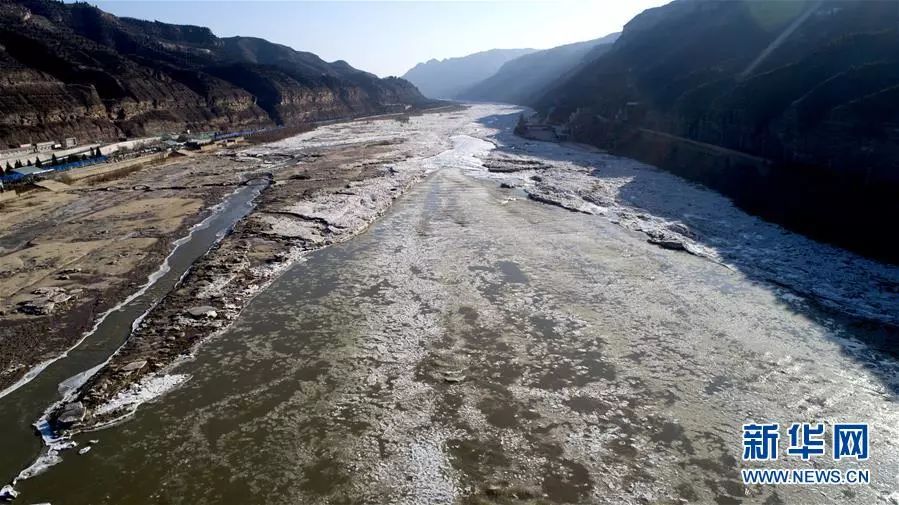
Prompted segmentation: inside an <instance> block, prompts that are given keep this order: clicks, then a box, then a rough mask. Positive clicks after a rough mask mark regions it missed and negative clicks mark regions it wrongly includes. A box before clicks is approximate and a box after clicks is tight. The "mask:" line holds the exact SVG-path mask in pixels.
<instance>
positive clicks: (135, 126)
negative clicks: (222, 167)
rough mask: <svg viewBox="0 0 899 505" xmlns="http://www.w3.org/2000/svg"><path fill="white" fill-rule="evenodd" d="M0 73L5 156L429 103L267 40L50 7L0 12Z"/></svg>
mask: <svg viewBox="0 0 899 505" xmlns="http://www.w3.org/2000/svg"><path fill="white" fill-rule="evenodd" d="M0 69H2V70H3V80H2V82H0V97H2V98H3V99H2V100H0V147H3V145H4V144H5V145H6V146H12V145H18V144H20V143H29V142H36V141H41V140H55V139H59V138H62V137H64V136H76V137H78V138H81V139H91V140H103V139H114V138H117V137H118V136H120V135H123V134H124V135H130V136H138V135H144V134H150V133H155V132H160V131H180V130H183V129H185V128H193V129H203V130H209V129H213V130H240V129H245V128H252V127H260V126H270V125H273V124H276V123H279V124H280V123H297V122H307V121H315V120H322V119H333V118H341V117H348V116H357V115H364V114H371V113H381V112H390V111H399V110H404V109H405V107H406V106H407V105H416V104H421V103H424V102H425V99H424V97H423V96H422V95H421V94H420V93H419V92H418V90H417V89H416V88H415V87H414V86H413V85H412V84H410V83H409V82H407V81H404V80H402V79H396V78H387V79H379V78H378V77H376V76H374V75H372V74H368V73H366V72H362V71H360V70H357V69H355V68H353V67H351V66H349V65H348V64H346V63H345V62H334V63H327V62H325V61H322V60H321V59H320V58H318V57H317V56H315V55H313V54H310V53H301V52H297V51H294V50H293V49H290V48H288V47H285V46H279V45H276V44H272V43H270V42H267V41H265V40H262V39H251V38H245V37H231V38H227V39H221V38H218V37H216V36H215V35H213V34H212V32H211V31H209V29H208V28H202V27H196V26H179V25H168V24H164V23H150V22H145V21H140V20H136V19H124V18H117V17H115V16H112V15H110V14H108V13H105V12H103V11H101V10H99V9H97V8H95V7H92V6H90V5H88V4H64V3H59V2H53V1H48V0H20V1H17V2H4V3H3V4H2V5H0ZM38 96H39V97H40V99H36V98H35V97H38Z"/></svg>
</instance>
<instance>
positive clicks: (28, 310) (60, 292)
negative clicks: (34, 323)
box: [19, 287, 80, 316]
mask: <svg viewBox="0 0 899 505" xmlns="http://www.w3.org/2000/svg"><path fill="white" fill-rule="evenodd" d="M78 292H80V290H73V291H71V292H69V291H66V290H65V289H63V288H58V287H47V288H38V289H35V290H34V291H32V293H31V294H32V295H33V297H32V298H30V299H28V300H25V301H23V302H22V303H20V304H19V312H21V313H23V314H31V315H35V316H43V315H47V314H52V313H53V311H54V310H55V309H56V306H57V304H62V303H65V302H67V301H69V300H71V299H72V298H73V297H74V295H76V294H77V293H78Z"/></svg>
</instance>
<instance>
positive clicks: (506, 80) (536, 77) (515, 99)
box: [459, 33, 619, 104]
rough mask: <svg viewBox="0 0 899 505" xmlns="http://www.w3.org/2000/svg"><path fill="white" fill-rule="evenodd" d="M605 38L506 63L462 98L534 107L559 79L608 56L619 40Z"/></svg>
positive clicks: (544, 51) (525, 56)
mask: <svg viewBox="0 0 899 505" xmlns="http://www.w3.org/2000/svg"><path fill="white" fill-rule="evenodd" d="M618 35H619V34H618V33H612V34H609V35H606V36H605V37H602V38H598V39H594V40H588V41H586V42H576V43H574V44H567V45H564V46H559V47H553V48H551V49H545V50H543V51H537V52H534V53H530V54H526V55H524V56H519V57H518V58H515V59H514V60H510V61H508V62H506V63H505V64H504V65H503V66H502V67H500V69H499V70H498V71H497V72H496V73H495V74H493V75H492V76H490V77H488V78H487V79H484V80H483V81H481V82H479V83H477V84H475V85H474V86H472V87H471V88H469V89H467V90H465V91H464V92H462V93H460V94H459V98H463V99H467V100H479V101H485V102H506V103H516V104H521V103H531V102H533V101H534V100H536V99H537V98H538V97H539V96H540V94H541V93H542V92H543V91H544V90H545V88H546V87H547V86H549V85H550V84H551V83H553V82H554V81H556V80H558V79H559V78H560V77H559V76H564V75H567V74H569V73H571V72H573V71H576V69H578V68H580V66H582V65H584V64H586V63H589V62H590V61H592V60H594V59H595V58H598V57H599V56H601V55H602V54H604V53H605V52H606V51H607V50H608V49H609V47H611V44H612V43H613V42H615V40H617V39H618Z"/></svg>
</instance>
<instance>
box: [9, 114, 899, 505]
mask: <svg viewBox="0 0 899 505" xmlns="http://www.w3.org/2000/svg"><path fill="white" fill-rule="evenodd" d="M515 120H516V115H515V114H514V110H513V109H509V108H500V107H493V106H477V107H474V108H472V109H469V110H468V111H464V112H456V113H446V114H442V115H440V116H435V115H430V116H424V117H414V118H412V121H411V122H410V123H408V124H403V123H399V122H392V121H383V122H374V123H351V124H349V125H346V124H344V125H333V126H329V127H325V128H322V129H320V130H317V131H316V132H312V133H311V134H307V135H306V136H304V137H302V141H303V142H308V143H309V144H310V145H317V146H327V145H331V144H339V143H340V142H341V141H342V140H343V141H350V140H352V139H354V138H368V139H371V138H381V137H383V138H384V139H397V138H400V139H401V138H403V136H404V135H409V131H410V129H411V130H414V129H416V128H418V129H422V128H429V127H431V125H433V124H435V123H436V122H439V123H441V125H442V126H441V128H442V130H441V132H447V133H448V134H447V135H443V133H441V139H440V140H439V141H441V142H446V144H447V145H446V148H447V149H446V150H445V151H443V152H442V153H440V154H438V155H436V156H433V157H430V158H427V159H425V160H423V161H422V163H424V164H425V165H426V167H427V168H429V169H432V170H433V173H432V174H431V175H430V176H429V177H428V178H427V179H425V180H424V181H423V182H421V183H420V184H418V185H417V186H416V187H415V188H414V189H412V190H411V191H410V192H409V193H407V194H406V195H405V196H403V197H402V198H401V199H399V200H398V201H397V202H396V203H395V204H394V206H393V208H392V209H391V210H390V211H389V212H388V214H387V215H386V216H385V217H383V218H382V219H381V220H379V221H378V222H376V223H375V224H374V225H373V226H372V227H371V228H370V229H369V230H368V231H367V232H365V233H364V234H362V235H360V236H358V237H357V238H355V239H353V240H352V241H349V242H346V243H343V244H340V245H337V246H333V247H330V248H327V249H323V250H320V251H317V252H315V253H312V254H310V255H309V256H308V257H307V258H306V259H305V261H303V262H301V263H298V264H296V265H295V266H294V267H293V268H292V269H291V270H289V271H288V272H287V273H285V274H284V275H283V276H282V277H281V278H280V279H279V280H277V281H276V282H275V283H274V284H273V285H272V286H270V287H269V288H268V289H267V290H265V291H263V292H262V293H261V294H260V295H258V296H257V297H256V298H255V299H254V300H253V302H252V303H251V304H250V306H249V307H248V308H247V309H246V310H245V311H244V312H243V314H242V315H241V317H240V319H238V321H237V322H236V324H235V325H234V326H233V327H232V328H231V329H230V330H229V331H227V332H226V333H224V334H223V335H220V336H218V337H215V338H214V339H212V340H210V341H209V342H208V343H206V344H205V345H204V346H203V347H201V348H200V349H199V350H198V352H197V356H196V359H195V360H193V361H191V362H187V363H185V364H182V365H180V366H179V367H178V368H176V369H175V370H174V371H173V373H178V374H189V375H190V379H189V380H188V381H187V382H186V383H185V384H184V385H183V386H181V387H180V388H179V389H177V390H175V391H173V392H171V393H169V394H168V395H166V396H164V397H162V398H160V399H159V400H158V401H155V402H152V403H148V404H145V405H143V406H142V407H141V408H140V409H139V410H138V411H137V413H136V414H135V416H134V417H133V418H132V419H131V420H129V421H128V422H125V423H123V424H120V425H118V426H115V427H112V428H108V429H106V430H102V431H99V432H94V433H88V434H85V435H82V436H79V437H78V442H79V443H80V445H81V447H84V446H86V445H91V446H92V448H91V450H90V452H88V453H86V454H83V455H79V454H77V453H76V452H75V451H70V452H68V453H66V454H65V455H64V460H63V462H62V463H60V464H59V465H57V466H55V467H53V468H51V469H50V470H48V471H47V472H45V473H43V474H41V475H39V476H37V477H34V478H31V479H28V480H25V481H22V482H20V483H19V485H18V486H17V489H18V490H19V491H20V492H21V498H20V499H21V501H22V502H23V503H38V502H42V501H49V502H51V503H54V504H65V505H76V504H94V505H98V504H122V503H129V504H143V503H147V504H149V503H170V504H213V503H214V504H218V503H241V504H254V503H259V504H262V503H265V504H282V503H283V504H288V503H290V504H293V503H322V504H324V503H410V504H424V503H497V504H500V503H501V504H512V503H543V502H571V503H672V504H674V503H717V504H737V503H764V504H778V503H789V504H793V503H806V504H821V503H858V504H875V503H896V502H897V500H899V481H897V476H899V467H897V464H899V463H897V462H899V447H897V446H899V443H897V439H899V409H897V403H896V394H897V391H899V388H897V382H896V381H897V376H896V374H897V370H899V368H897V363H896V361H895V360H894V359H893V358H891V357H890V353H889V352H888V351H889V349H888V347H889V346H888V345H887V343H888V341H889V337H890V336H891V333H890V330H889V324H890V323H891V322H892V321H891V318H893V317H895V316H896V314H897V312H896V311H895V310H896V308H897V306H899V302H897V291H899V289H897V287H899V282H897V281H899V273H897V271H896V269H894V268H891V267H886V266H883V265H879V264H876V263H872V262H868V261H866V260H864V259H861V258H858V257H855V256H852V255H850V254H848V253H845V252H843V251H839V250H837V249H833V248H830V247H827V246H823V245H819V244H816V243H814V242H811V241H808V240H806V239H803V238H801V237H797V236H795V235H792V234H790V233H787V232H784V231H782V230H780V229H779V228H777V227H774V226H771V225H767V224H765V223H762V222H760V221H758V220H756V219H754V218H752V217H749V216H746V215H745V214H743V213H741V212H739V211H738V210H736V209H734V208H733V207H731V206H730V205H729V203H728V202H727V201H726V200H724V199H723V198H721V197H719V196H717V195H715V194H714V193H710V192H708V191H705V190H703V189H701V188H697V187H695V186H692V185H690V184H687V183H685V182H683V181H681V180H679V179H677V178H674V177H671V176H669V175H667V174H664V173H662V172H659V171H656V170H654V169H652V168H650V167H645V166H641V165H639V164H638V163H635V162H632V161H629V160H621V159H617V158H614V157H612V156H609V155H604V154H601V153H591V152H588V151H584V150H580V149H577V148H575V147H571V146H557V145H551V144H541V143H528V142H525V141H523V140H521V139H514V138H513V137H511V136H510V135H509V133H508V132H509V129H510V128H511V127H512V126H513V125H514V123H515ZM372 125H375V126H372ZM373 129H374V130H377V131H373ZM485 163H486V164H487V165H488V166H489V165H490V164H491V163H492V164H493V165H496V164H497V163H499V164H500V165H503V166H505V167H509V166H518V167H519V168H521V167H524V168H527V170H525V171H514V172H510V173H504V174H498V173H488V172H487V170H486V168H484V164H485ZM529 167H532V168H529ZM534 176H536V179H534V178H533V177H534ZM499 182H506V183H507V184H509V185H512V186H516V188H513V189H503V188H500V187H499ZM526 191H528V192H531V193H533V194H543V195H550V196H552V195H555V196H554V197H553V198H555V199H556V203H560V204H562V205H564V206H566V207H569V208H576V209H578V210H581V212H573V211H571V210H566V209H565V208H562V207H559V206H555V205H547V204H545V203H538V202H536V201H532V200H530V199H528V198H526V193H525V192H526ZM560 195H561V196H560ZM551 199H552V198H551ZM638 202H640V203H641V204H640V205H638ZM687 207H689V209H687ZM660 230H661V231H660ZM665 230H668V231H665ZM669 231H670V232H672V233H676V234H677V235H679V236H681V237H686V238H685V239H684V240H685V242H684V245H685V247H686V249H687V250H688V251H692V252H693V254H691V253H690V252H687V251H683V250H672V249H669V248H665V247H660V246H659V245H657V244H653V243H650V242H649V241H647V237H650V238H654V239H656V240H655V241H656V242H659V241H660V240H661V239H664V240H668V241H669V242H670V240H669V239H670V238H671V237H670V236H667V235H665V236H664V237H663V236H662V235H664V234H666V233H669ZM660 237H661V239H660ZM666 237H667V238H666ZM835 309H840V310H839V311H836V310H835ZM860 318H864V320H863V319H860ZM884 349H886V350H884ZM752 421H758V422H779V423H780V424H781V426H782V427H784V428H785V425H788V424H789V423H791V422H794V421H796V422H824V423H828V426H829V427H830V425H831V424H832V423H835V422H852V421H859V422H867V423H870V436H871V448H870V454H871V457H870V459H869V460H868V461H864V462H856V461H851V462H845V461H841V462H839V463H834V462H833V461H832V459H831V458H830V457H829V456H827V457H818V458H813V459H811V460H810V461H808V462H803V461H802V460H801V459H800V458H798V457H790V456H785V455H783V454H782V455H781V457H780V458H779V459H778V461H776V462H773V463H770V464H768V465H765V464H757V463H745V462H743V461H741V456H742V447H741V426H742V425H743V424H744V423H747V422H752ZM828 433H829V431H828ZM781 438H782V440H781V450H783V449H785V448H786V442H787V441H788V437H787V436H786V431H785V429H782V430H781ZM91 439H94V440H98V442H97V443H93V444H92V443H91V442H89V440H91ZM833 466H836V467H837V468H841V469H848V468H867V469H870V470H871V474H872V482H871V483H870V484H869V485H856V486H776V487H775V486H748V487H747V486H744V485H743V483H742V482H741V480H740V473H739V472H740V469H741V468H753V467H758V468H775V467H779V468H830V467H833Z"/></svg>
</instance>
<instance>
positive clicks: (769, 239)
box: [479, 111, 899, 397]
mask: <svg viewBox="0 0 899 505" xmlns="http://www.w3.org/2000/svg"><path fill="white" fill-rule="evenodd" d="M518 118H519V112H517V111H516V112H511V113H508V114H496V115H491V116H486V117H484V118H481V120H480V121H479V123H480V124H482V125H483V126H485V127H488V128H497V129H500V131H499V132H498V133H497V134H495V135H494V136H493V138H494V139H495V140H497V141H498V142H496V152H500V153H503V154H508V155H513V156H533V157H538V158H545V159H548V160H553V161H564V162H568V163H573V164H575V165H579V166H582V167H584V168H585V169H588V170H590V175H592V176H593V177H596V178H599V179H603V178H619V177H622V176H626V177H629V178H630V181H629V182H627V183H625V184H624V185H623V186H622V187H621V188H620V189H619V191H618V194H617V195H616V199H617V200H619V201H621V202H623V203H625V204H626V205H628V206H631V207H634V208H637V209H642V210H644V211H646V212H647V213H649V214H651V215H653V216H656V217H660V218H663V219H668V220H677V221H681V222H683V223H684V224H687V225H688V226H689V227H690V228H691V229H695V230H697V231H699V232H700V233H699V235H700V236H699V237H698V238H696V239H695V240H696V241H697V242H698V243H700V244H702V245H703V246H705V247H708V248H710V249H713V250H715V251H716V252H717V253H718V254H719V256H720V257H721V259H722V260H723V261H724V262H725V263H727V264H728V265H730V266H732V267H735V268H736V269H738V270H739V271H740V272H741V273H742V274H743V275H745V276H746V277H748V278H749V279H750V280H751V281H753V282H754V283H756V284H757V285H761V286H763V287H765V288H766V289H767V290H768V291H770V292H771V293H772V294H773V295H774V296H776V297H777V299H778V301H779V302H780V303H781V304H782V305H783V306H784V307H786V308H787V309H788V310H790V311H791V312H793V313H794V314H799V315H802V316H804V317H807V318H809V319H810V320H811V321H813V322H814V323H815V324H816V325H818V326H819V327H821V328H824V329H825V333H826V335H827V336H828V338H830V339H831V340H832V341H834V342H836V343H838V344H840V346H841V350H842V353H843V354H844V355H846V356H848V357H850V358H852V359H853V360H854V361H856V362H858V363H860V364H861V365H863V366H864V367H865V368H866V369H867V370H868V371H870V372H871V373H872V374H873V375H874V376H875V377H877V379H878V380H879V381H880V382H881V383H882V384H883V386H884V387H885V389H887V390H888V391H890V392H891V393H892V395H893V396H894V397H895V396H899V381H896V380H895V379H894V373H893V369H894V368H895V367H893V366H891V363H892V362H893V361H894V360H895V359H899V324H897V322H896V314H889V313H878V314H873V315H872V317H865V316H864V315H857V314H855V313H853V312H852V310H851V308H848V307H846V305H845V304H840V303H839V302H840V301H841V300H834V299H833V298H830V297H828V296H827V294H828V293H826V286H825V288H824V289H823V290H821V291H825V292H824V293H823V294H822V293H821V292H820V291H818V289H817V287H818V283H819V282H822V283H824V282H826V280H828V279H832V278H833V277H834V276H836V275H838V276H840V278H841V279H842V281H841V284H843V285H844V286H846V285H851V286H852V287H853V288H854V289H853V290H852V291H856V292H857V291H858V290H864V292H866V293H871V294H874V293H877V294H879V296H880V298H881V299H885V300H887V303H884V304H883V305H884V306H887V307H894V306H895V307H899V281H896V279H899V273H896V271H895V270H896V269H897V267H894V266H891V265H888V264H883V263H878V262H876V261H874V260H869V259H867V258H864V257H861V256H858V255H856V254H854V253H851V252H849V251H845V250H842V249H839V248H836V247H834V246H830V245H826V244H822V243H819V242H815V241H814V240H813V239H810V238H807V237H804V236H801V235H798V234H793V233H791V232H789V231H786V230H784V229H782V228H780V227H777V226H776V225H773V224H771V223H768V224H769V225H770V226H767V227H764V228H765V229H764V230H763V228H762V227H758V226H753V227H752V228H751V231H752V232H754V233H753V234H748V233H741V232H744V231H750V230H749V229H748V228H747V229H746V230H741V229H740V228H739V227H738V226H734V227H733V228H732V229H730V230H728V232H729V233H727V234H725V233H721V232H720V230H710V229H709V227H708V226H707V225H706V219H704V218H702V217H699V216H696V215H695V214H691V212H690V206H691V204H690V203H689V202H687V203H686V205H685V206H681V207H680V208H678V207H679V206H677V205H672V204H671V201H670V196H671V195H669V194H666V193H664V192H662V191H647V187H652V184H645V182H646V181H644V180H641V177H652V178H656V177H658V172H662V173H669V172H667V171H665V170H661V169H656V168H651V167H649V166H648V165H644V164H641V165H642V167H643V168H641V169H631V168H627V169H624V170H621V169H615V170H612V169H609V167H607V166H606V165H605V164H604V163H603V162H602V161H601V160H600V159H598V158H597V157H596V156H597V155H596V154H592V153H589V152H587V151H584V150H581V149H579V148H577V147H574V146H564V145H560V144H555V143H551V142H542V141H537V140H530V139H523V138H521V137H518V136H517V135H515V134H514V133H513V132H512V129H513V128H514V126H515V124H516V123H517V121H518ZM535 146H537V148H535ZM635 163H636V162H635ZM669 174H670V173H669ZM670 175H671V176H672V177H676V176H675V175H673V174H670ZM680 180H681V182H682V184H683V188H685V189H686V190H687V191H685V194H690V193H693V192H695V193H696V196H697V197H701V196H704V195H701V194H700V193H701V192H707V191H708V192H712V193H713V194H714V197H713V198H717V199H719V200H720V203H716V207H718V208H722V209H727V208H729V207H732V202H731V201H730V200H729V199H728V198H727V197H725V196H723V195H720V194H719V193H717V192H714V190H710V189H708V188H706V187H705V186H702V185H701V184H697V183H694V182H690V181H687V180H685V179H680ZM652 189H654V190H655V189H658V188H655V187H653V188H652ZM677 196H678V197H683V195H677ZM705 198H708V196H707V195H705ZM685 200H686V199H685ZM735 212H739V213H741V214H742V216H743V218H744V219H746V222H747V223H749V222H752V221H749V220H758V222H764V221H762V220H761V219H760V218H757V217H754V216H751V215H749V214H746V213H743V211H740V210H737V209H735ZM765 223H767V222H765ZM733 224H734V225H738V224H739V223H733ZM730 225H731V223H728V226H730ZM759 231H767V232H768V233H765V234H762V233H758V232H759ZM704 232H705V233H704ZM785 241H790V243H788V244H786V245H784V244H782V242H785ZM791 265H792V267H791ZM844 266H848V267H850V268H844ZM877 269H880V270H881V271H883V272H889V274H888V275H889V276H890V278H892V279H893V281H890V280H888V279H886V275H885V276H883V277H884V278H881V279H878V277H879V276H878V275H876V272H875V270H877ZM797 274H798V275H801V276H804V277H805V278H806V279H807V281H806V282H808V283H811V282H814V283H815V287H814V288H813V289H812V290H811V292H809V291H810V289H809V288H808V287H806V288H805V289H802V287H801V286H797V285H796V284H795V283H791V282H790V281H789V279H790V278H791V277H793V278H795V276H796V275H797ZM782 279H786V280H782ZM797 295H799V297H801V298H799V297H797ZM851 298H852V294H848V295H845V298H844V299H843V300H842V301H844V302H845V301H846V300H847V299H851ZM800 300H801V301H800ZM885 312H886V311H885ZM853 339H855V340H859V341H862V342H863V343H864V344H866V345H865V346H864V348H862V349H859V348H858V346H855V345H853V341H852V340H853Z"/></svg>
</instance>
